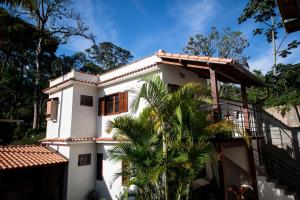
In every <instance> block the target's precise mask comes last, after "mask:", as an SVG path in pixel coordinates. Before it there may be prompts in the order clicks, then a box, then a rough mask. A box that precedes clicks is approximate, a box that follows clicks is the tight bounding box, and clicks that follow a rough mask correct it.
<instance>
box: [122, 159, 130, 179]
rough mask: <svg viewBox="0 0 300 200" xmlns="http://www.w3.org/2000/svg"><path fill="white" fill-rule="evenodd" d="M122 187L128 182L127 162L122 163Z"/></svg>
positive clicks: (128, 166)
mask: <svg viewBox="0 0 300 200" xmlns="http://www.w3.org/2000/svg"><path fill="white" fill-rule="evenodd" d="M122 173H123V174H122V185H126V184H128V182H129V180H130V175H129V174H130V165H129V162H127V161H122Z"/></svg>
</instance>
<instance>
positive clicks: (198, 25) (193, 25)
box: [170, 0, 219, 34]
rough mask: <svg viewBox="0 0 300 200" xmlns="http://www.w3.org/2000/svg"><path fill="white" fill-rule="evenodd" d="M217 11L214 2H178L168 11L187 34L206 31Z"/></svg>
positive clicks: (201, 0) (191, 0)
mask: <svg viewBox="0 0 300 200" xmlns="http://www.w3.org/2000/svg"><path fill="white" fill-rule="evenodd" d="M218 9H219V4H218V2H217V1H216V0H200V1H195V0H190V1H179V2H178V3H177V4H175V7H174V8H172V9H170V15H171V16H172V17H173V18H174V19H175V20H176V21H177V23H178V25H179V26H181V27H182V28H184V30H185V31H186V32H187V33H189V34H195V33H196V32H202V31H205V30H207V26H208V25H209V24H210V23H211V22H212V20H213V19H214V18H215V16H216V12H217V10H218Z"/></svg>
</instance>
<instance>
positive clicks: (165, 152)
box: [162, 131, 169, 200]
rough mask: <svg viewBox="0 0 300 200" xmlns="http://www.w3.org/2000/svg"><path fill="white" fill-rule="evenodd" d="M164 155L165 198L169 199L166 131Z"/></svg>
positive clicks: (164, 135) (164, 134)
mask: <svg viewBox="0 0 300 200" xmlns="http://www.w3.org/2000/svg"><path fill="white" fill-rule="evenodd" d="M162 136H163V156H164V160H165V173H164V174H163V182H164V188H165V200H168V199H169V198H168V197H169V194H168V180H167V151H168V148H167V137H166V133H165V132H164V131H163V134H162Z"/></svg>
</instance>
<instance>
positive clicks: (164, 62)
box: [158, 60, 184, 67]
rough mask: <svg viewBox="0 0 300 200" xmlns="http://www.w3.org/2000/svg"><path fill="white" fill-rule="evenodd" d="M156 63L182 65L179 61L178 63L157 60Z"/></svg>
mask: <svg viewBox="0 0 300 200" xmlns="http://www.w3.org/2000/svg"><path fill="white" fill-rule="evenodd" d="M158 63H161V64H166V65H177V66H180V67H184V65H182V64H181V63H178V62H171V61H165V60H163V61H161V62H158Z"/></svg>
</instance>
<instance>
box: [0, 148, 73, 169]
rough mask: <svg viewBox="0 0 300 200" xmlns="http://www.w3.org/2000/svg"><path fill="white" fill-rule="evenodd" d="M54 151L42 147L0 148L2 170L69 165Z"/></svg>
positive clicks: (66, 160)
mask: <svg viewBox="0 0 300 200" xmlns="http://www.w3.org/2000/svg"><path fill="white" fill-rule="evenodd" d="M67 162H68V159H67V158H65V157H64V156H63V155H61V154H59V153H57V152H55V151H54V150H53V149H51V148H48V147H44V146H40V145H11V146H0V170H6V169H21V168H30V167H41V166H48V165H54V164H61V163H67Z"/></svg>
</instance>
